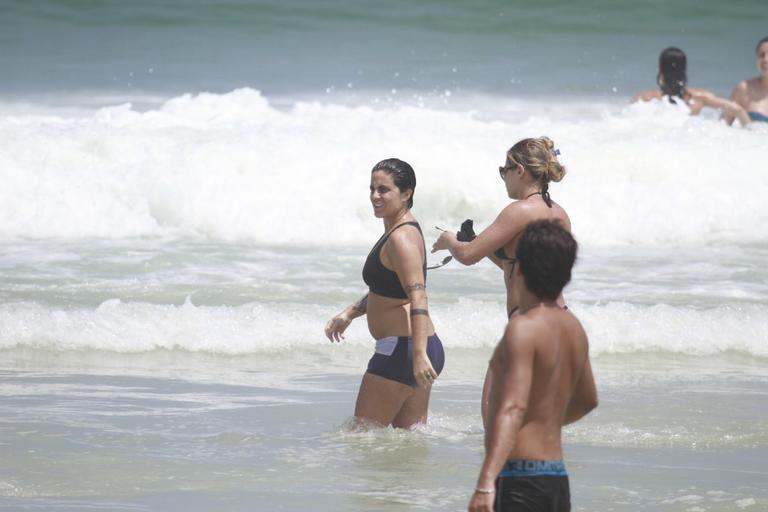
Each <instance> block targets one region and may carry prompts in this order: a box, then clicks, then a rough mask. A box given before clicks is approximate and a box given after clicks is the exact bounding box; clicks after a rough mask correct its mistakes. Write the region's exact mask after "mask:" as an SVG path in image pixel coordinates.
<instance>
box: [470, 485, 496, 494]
mask: <svg viewBox="0 0 768 512" xmlns="http://www.w3.org/2000/svg"><path fill="white" fill-rule="evenodd" d="M495 492H496V489H481V488H479V487H475V493H476V494H493V493H495Z"/></svg>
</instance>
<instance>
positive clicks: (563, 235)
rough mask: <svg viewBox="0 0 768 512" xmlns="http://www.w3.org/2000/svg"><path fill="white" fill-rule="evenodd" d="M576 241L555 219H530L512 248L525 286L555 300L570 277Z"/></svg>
mask: <svg viewBox="0 0 768 512" xmlns="http://www.w3.org/2000/svg"><path fill="white" fill-rule="evenodd" d="M577 251H578V244H577V243H576V240H575V239H574V238H573V236H572V235H571V234H570V233H569V232H568V231H567V230H566V229H565V228H563V226H562V225H561V224H560V222H559V221H558V220H550V219H546V220H537V221H533V222H531V223H529V224H528V225H527V226H526V227H525V229H524V230H523V234H522V235H521V236H520V241H519V242H518V244H517V249H516V250H515V257H516V258H517V264H518V265H520V272H521V273H522V274H523V279H524V280H525V287H526V288H528V290H529V291H530V292H531V293H533V294H534V295H536V296H537V297H539V298H541V299H544V300H555V299H557V297H559V296H560V292H562V291H563V288H565V285H566V284H568V282H569V281H570V280H571V269H573V264H574V263H575V262H576V252H577Z"/></svg>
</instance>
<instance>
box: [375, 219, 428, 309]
mask: <svg viewBox="0 0 768 512" xmlns="http://www.w3.org/2000/svg"><path fill="white" fill-rule="evenodd" d="M409 224H410V225H411V226H416V229H418V230H419V233H421V227H419V223H418V222H403V223H402V224H398V225H397V226H395V227H394V228H392V229H391V230H390V231H389V232H388V233H384V234H383V235H382V236H381V238H379V241H378V242H376V245H374V246H373V249H371V252H370V253H368V259H366V260H365V266H363V281H365V284H367V285H368V290H370V291H372V292H373V293H375V294H377V295H382V296H384V297H390V298H393V299H407V298H408V294H406V293H405V290H403V286H402V285H401V284H400V279H398V277H397V272H395V271H393V270H389V269H388V268H387V267H385V266H384V264H383V263H382V262H381V248H382V247H383V246H384V243H385V242H386V241H387V240H389V235H391V234H392V232H394V231H395V230H396V229H398V228H399V227H401V226H406V225H409ZM423 240H424V237H423V236H422V241H423ZM424 251H425V254H426V246H425V248H424ZM422 268H423V272H424V284H425V285H426V284H427V260H426V258H425V259H424V265H423V266H422Z"/></svg>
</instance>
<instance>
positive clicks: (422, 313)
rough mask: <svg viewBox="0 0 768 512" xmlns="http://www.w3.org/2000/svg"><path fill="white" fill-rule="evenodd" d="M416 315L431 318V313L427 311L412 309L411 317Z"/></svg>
mask: <svg viewBox="0 0 768 512" xmlns="http://www.w3.org/2000/svg"><path fill="white" fill-rule="evenodd" d="M416 315H424V316H429V311H427V310H426V309H412V310H411V316H416Z"/></svg>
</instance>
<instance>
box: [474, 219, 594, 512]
mask: <svg viewBox="0 0 768 512" xmlns="http://www.w3.org/2000/svg"><path fill="white" fill-rule="evenodd" d="M576 248H577V245H576V241H575V240H574V239H573V237H572V236H571V235H570V233H568V232H567V231H566V230H565V229H563V228H562V227H561V226H560V224H559V223H558V222H557V221H552V220H540V221H534V222H531V223H530V224H528V226H527V227H526V228H525V230H524V231H523V234H522V236H521V238H520V241H519V243H518V246H517V249H516V251H515V254H516V256H517V268H516V269H515V275H514V278H515V279H518V280H519V283H518V284H519V288H520V290H521V294H520V314H518V315H515V316H513V317H512V318H511V319H510V320H509V323H508V324H507V327H506V330H505V332H504V337H503V338H502V339H501V341H500V342H499V344H498V346H497V347H496V350H495V351H494V353H493V357H492V358H491V361H490V367H491V369H492V371H491V372H490V373H491V374H492V376H493V378H492V381H491V390H490V396H489V398H490V403H489V407H488V417H487V418H484V421H485V424H486V426H487V427H486V434H485V460H484V461H483V466H482V469H481V470H480V477H479V478H478V481H477V487H476V488H475V492H474V494H473V495H472V500H471V501H470V503H469V511H470V512H489V511H492V510H495V511H515V512H519V511H547V512H561V511H562V512H565V511H569V510H571V503H570V491H569V486H568V475H567V473H566V470H565V466H564V465H563V450H562V444H561V430H562V427H563V425H567V424H569V423H573V422H575V421H577V420H578V419H580V418H582V417H583V416H585V415H586V414H587V413H589V411H591V410H592V409H594V408H595V407H597V389H596V387H595V381H594V378H593V376H592V369H591V366H590V363H589V344H588V341H587V336H586V334H585V332H584V329H582V327H581V324H580V323H579V321H578V320H577V319H576V317H575V316H573V314H572V313H571V312H570V311H568V310H566V309H563V308H561V307H560V305H558V303H557V298H558V296H559V295H560V292H561V291H562V289H563V287H564V286H565V285H566V284H567V283H568V281H570V279H571V269H572V267H573V263H574V261H575V260H576Z"/></svg>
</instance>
